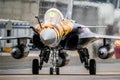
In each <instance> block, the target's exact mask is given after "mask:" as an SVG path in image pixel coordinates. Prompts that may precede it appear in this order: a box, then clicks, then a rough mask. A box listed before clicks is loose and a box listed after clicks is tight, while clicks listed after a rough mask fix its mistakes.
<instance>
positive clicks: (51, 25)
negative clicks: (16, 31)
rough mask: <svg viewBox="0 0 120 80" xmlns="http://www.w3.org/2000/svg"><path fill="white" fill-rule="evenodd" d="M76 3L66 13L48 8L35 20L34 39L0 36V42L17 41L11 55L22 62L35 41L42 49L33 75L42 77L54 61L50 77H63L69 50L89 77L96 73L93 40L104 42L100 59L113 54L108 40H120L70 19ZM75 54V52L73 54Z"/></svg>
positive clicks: (100, 50)
mask: <svg viewBox="0 0 120 80" xmlns="http://www.w3.org/2000/svg"><path fill="white" fill-rule="evenodd" d="M72 9H73V0H69V3H68V8H67V14H66V17H65V18H64V16H63V14H62V13H61V12H60V10H58V9H57V8H51V9H48V10H47V11H46V13H45V16H44V21H43V22H42V23H41V22H40V19H39V17H36V18H37V20H38V22H39V23H38V24H37V25H36V26H35V27H31V28H32V29H33V31H34V34H33V36H32V37H31V36H17V37H15V36H14V37H0V40H7V39H17V43H18V44H17V45H16V46H15V47H13V50H12V51H11V55H12V56H13V57H14V58H15V59H21V58H23V57H26V56H27V55H28V52H29V51H28V50H27V48H26V41H25V40H26V39H32V40H33V44H34V45H35V47H37V48H38V49H39V50H40V55H39V58H40V60H38V59H34V60H33V62H32V73H33V74H39V70H41V69H42V68H43V65H44V63H48V61H49V58H50V59H51V63H52V66H51V67H50V70H49V73H50V75H53V74H56V75H59V74H60V67H63V66H65V65H67V64H68V63H69V60H70V59H69V56H68V54H67V52H66V50H77V52H78V54H79V57H80V61H81V63H83V64H84V67H85V68H86V69H87V70H89V74H90V75H95V74H96V60H95V59H89V51H88V49H87V46H88V45H89V44H91V43H93V42H94V41H97V40H103V41H102V42H103V44H102V46H99V49H98V52H97V53H96V54H97V55H98V57H99V58H101V59H108V58H110V57H111V56H112V55H113V53H114V51H113V47H112V46H111V45H110V44H108V43H107V39H120V37H119V36H108V35H100V34H96V33H93V32H92V31H91V30H90V29H89V28H88V26H83V25H81V24H78V23H76V22H75V21H74V20H72V19H71V15H72ZM73 54H74V53H73Z"/></svg>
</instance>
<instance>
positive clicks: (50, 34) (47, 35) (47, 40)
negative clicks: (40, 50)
mask: <svg viewBox="0 0 120 80" xmlns="http://www.w3.org/2000/svg"><path fill="white" fill-rule="evenodd" d="M40 39H41V41H42V42H43V43H44V44H46V45H50V44H53V43H54V42H55V40H56V35H55V32H54V31H53V30H52V29H45V30H43V31H42V32H41V34H40Z"/></svg>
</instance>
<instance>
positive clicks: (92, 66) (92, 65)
mask: <svg viewBox="0 0 120 80" xmlns="http://www.w3.org/2000/svg"><path fill="white" fill-rule="evenodd" d="M89 73H90V75H96V61H95V60H94V59H91V60H90V65H89Z"/></svg>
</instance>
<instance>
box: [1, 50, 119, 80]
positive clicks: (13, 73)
mask: <svg viewBox="0 0 120 80" xmlns="http://www.w3.org/2000/svg"><path fill="white" fill-rule="evenodd" d="M73 53H74V52H71V53H70V54H69V55H70V59H71V61H70V63H69V65H67V66H65V67H62V68H60V75H49V67H50V66H51V64H50V63H48V64H44V67H43V69H42V70H40V71H39V73H40V74H39V75H32V70H31V67H32V60H33V59H34V58H39V57H38V55H39V52H36V51H32V53H31V54H30V55H29V56H28V57H26V58H24V59H21V60H15V59H13V58H12V57H11V56H9V55H8V54H4V53H2V54H0V80H8V79H9V80H74V79H75V80H120V60H115V59H108V60H100V59H96V61H97V75H94V76H93V75H92V76H91V75H89V72H88V71H87V70H86V69H85V68H84V65H83V64H81V63H80V61H79V57H78V56H77V54H73Z"/></svg>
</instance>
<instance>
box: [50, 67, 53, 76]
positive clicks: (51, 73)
mask: <svg viewBox="0 0 120 80" xmlns="http://www.w3.org/2000/svg"><path fill="white" fill-rule="evenodd" d="M50 75H53V68H52V67H51V68H50Z"/></svg>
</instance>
